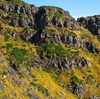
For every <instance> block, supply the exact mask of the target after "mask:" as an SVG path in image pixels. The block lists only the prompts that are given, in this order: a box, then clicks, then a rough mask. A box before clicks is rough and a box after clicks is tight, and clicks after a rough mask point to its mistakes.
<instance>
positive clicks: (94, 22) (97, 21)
mask: <svg viewBox="0 0 100 99" xmlns="http://www.w3.org/2000/svg"><path fill="white" fill-rule="evenodd" d="M77 21H78V22H80V24H82V25H83V26H84V27H85V28H87V29H88V30H89V31H90V32H92V33H93V34H94V35H100V15H95V16H89V17H86V18H84V17H81V18H78V19H77Z"/></svg>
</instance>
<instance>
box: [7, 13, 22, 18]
mask: <svg viewBox="0 0 100 99" xmlns="http://www.w3.org/2000/svg"><path fill="white" fill-rule="evenodd" d="M9 15H10V16H12V17H15V18H16V17H21V18H23V17H24V14H23V13H19V14H18V13H14V12H10V13H9Z"/></svg>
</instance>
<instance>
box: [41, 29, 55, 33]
mask: <svg viewBox="0 0 100 99" xmlns="http://www.w3.org/2000/svg"><path fill="white" fill-rule="evenodd" d="M42 31H43V32H45V33H56V29H54V28H44V29H43V30H42Z"/></svg>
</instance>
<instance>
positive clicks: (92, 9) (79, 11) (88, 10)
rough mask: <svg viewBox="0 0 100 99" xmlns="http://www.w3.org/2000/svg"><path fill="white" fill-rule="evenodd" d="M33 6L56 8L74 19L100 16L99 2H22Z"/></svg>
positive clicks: (89, 0) (98, 0)
mask: <svg viewBox="0 0 100 99" xmlns="http://www.w3.org/2000/svg"><path fill="white" fill-rule="evenodd" d="M23 1H24V2H26V3H29V4H34V5H35V6H38V7H39V6H56V7H60V8H63V9H64V10H65V11H68V12H69V13H70V15H71V16H73V17H74V18H75V19H76V18H78V17H82V16H83V17H85V16H91V15H99V14H100V0H23Z"/></svg>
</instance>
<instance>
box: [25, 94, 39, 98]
mask: <svg viewBox="0 0 100 99" xmlns="http://www.w3.org/2000/svg"><path fill="white" fill-rule="evenodd" d="M27 96H28V97H29V98H30V99H39V98H38V97H37V96H36V95H34V94H31V93H28V94H27Z"/></svg>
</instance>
